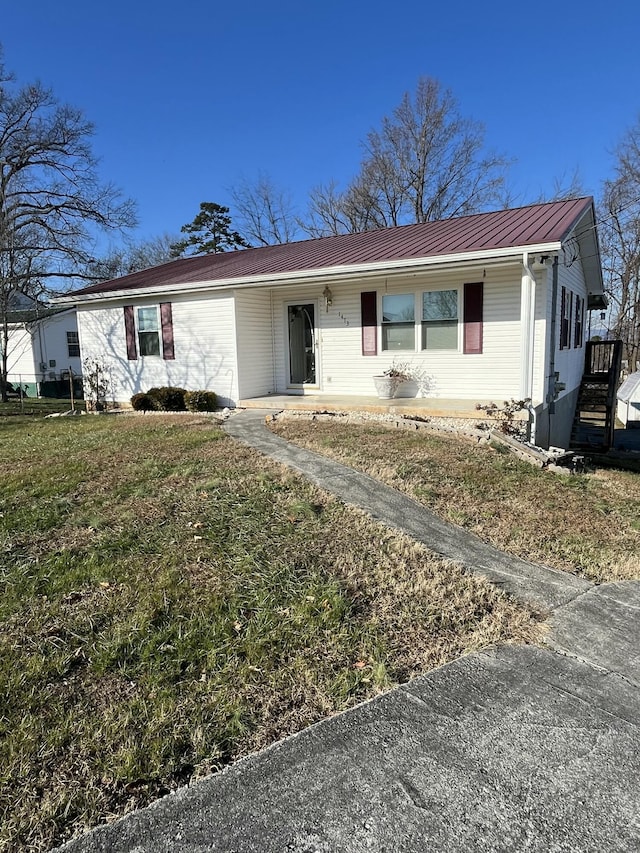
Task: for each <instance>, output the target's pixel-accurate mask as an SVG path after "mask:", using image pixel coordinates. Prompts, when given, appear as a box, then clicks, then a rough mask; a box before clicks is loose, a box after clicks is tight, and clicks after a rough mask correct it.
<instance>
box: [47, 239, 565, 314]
mask: <svg viewBox="0 0 640 853" xmlns="http://www.w3.org/2000/svg"><path fill="white" fill-rule="evenodd" d="M560 248H561V244H560V243H559V242H557V243H541V244H539V245H534V246H520V247H509V249H508V250H505V249H488V250H486V249H485V250H483V251H481V252H480V251H478V252H458V253H455V254H451V255H437V256H435V257H426V258H415V259H412V260H402V261H377V262H376V263H371V264H364V265H362V266H356V265H352V264H343V265H341V266H335V267H321V268H315V269H311V270H300V271H298V272H286V273H276V274H268V275H258V276H246V277H241V278H227V279H217V280H211V279H209V280H207V279H205V280H202V281H199V282H193V283H186V284H165V285H158V286H157V287H138V288H128V289H126V290H116V289H114V290H108V291H103V292H101V293H87V294H84V295H81V296H78V295H74V294H73V293H69V294H65V295H64V296H57V297H56V298H55V299H54V300H53V301H54V302H55V303H56V304H66V303H73V304H75V305H80V304H88V303H91V302H98V301H104V300H112V299H123V298H130V297H145V296H157V295H160V294H167V293H198V292H201V291H211V290H227V289H229V290H239V289H241V288H246V287H277V286H287V285H296V284H313V283H314V282H316V281H318V280H319V279H321V280H322V281H323V282H327V281H331V282H340V281H350V280H353V279H356V278H360V279H367V278H372V277H376V276H379V275H389V274H394V275H403V274H415V273H417V272H420V271H422V270H427V269H438V268H439V267H443V266H450V265H451V264H459V265H465V266H467V265H470V264H475V265H477V264H478V263H483V262H487V261H494V262H503V263H509V262H511V263H520V261H521V259H522V255H523V252H525V251H526V252H531V253H538V252H542V253H545V252H546V253H551V252H557V251H559V249H560Z"/></svg>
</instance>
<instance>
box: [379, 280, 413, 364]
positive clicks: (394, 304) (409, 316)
mask: <svg viewBox="0 0 640 853" xmlns="http://www.w3.org/2000/svg"><path fill="white" fill-rule="evenodd" d="M415 347H416V336H415V297H414V295H413V293H394V294H385V295H384V296H383V297H382V349H383V350H414V349H415Z"/></svg>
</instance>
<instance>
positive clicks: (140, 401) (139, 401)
mask: <svg viewBox="0 0 640 853" xmlns="http://www.w3.org/2000/svg"><path fill="white" fill-rule="evenodd" d="M131 405H132V406H133V408H134V409H135V411H136V412H152V411H153V410H154V409H157V408H158V404H157V403H156V401H155V400H154V398H153V397H152V396H151V394H134V395H133V397H132V398H131Z"/></svg>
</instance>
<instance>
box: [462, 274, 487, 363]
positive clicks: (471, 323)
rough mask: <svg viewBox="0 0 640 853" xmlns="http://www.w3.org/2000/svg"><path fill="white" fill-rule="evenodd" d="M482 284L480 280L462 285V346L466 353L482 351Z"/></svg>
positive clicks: (473, 353) (478, 353)
mask: <svg viewBox="0 0 640 853" xmlns="http://www.w3.org/2000/svg"><path fill="white" fill-rule="evenodd" d="M483 292H484V285H483V283H482V282H481V281H480V282H474V283H472V284H465V286H464V307H463V311H464V318H463V319H464V347H463V352H465V353H467V354H468V355H480V353H481V352H482V336H483V326H482V302H483Z"/></svg>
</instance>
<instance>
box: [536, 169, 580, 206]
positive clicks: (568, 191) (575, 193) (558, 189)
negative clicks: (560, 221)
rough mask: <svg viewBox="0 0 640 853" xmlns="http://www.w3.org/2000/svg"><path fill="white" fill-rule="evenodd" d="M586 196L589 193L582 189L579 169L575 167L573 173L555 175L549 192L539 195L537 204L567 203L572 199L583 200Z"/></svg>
mask: <svg viewBox="0 0 640 853" xmlns="http://www.w3.org/2000/svg"><path fill="white" fill-rule="evenodd" d="M586 195H589V193H588V192H587V191H586V190H585V188H584V183H583V181H582V175H581V174H580V169H578V168H577V167H576V168H575V169H574V170H573V172H570V173H567V172H566V171H565V172H563V173H562V174H561V175H556V177H555V178H553V181H552V183H551V188H550V192H547V193H540V195H539V196H538V202H539V203H544V202H547V201H568V200H569V199H572V198H583V197H584V196H586Z"/></svg>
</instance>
